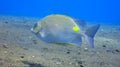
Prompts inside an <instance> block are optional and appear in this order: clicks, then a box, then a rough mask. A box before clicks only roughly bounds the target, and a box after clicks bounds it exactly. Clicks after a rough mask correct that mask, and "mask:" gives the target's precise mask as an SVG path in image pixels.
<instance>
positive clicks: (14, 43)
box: [0, 16, 120, 67]
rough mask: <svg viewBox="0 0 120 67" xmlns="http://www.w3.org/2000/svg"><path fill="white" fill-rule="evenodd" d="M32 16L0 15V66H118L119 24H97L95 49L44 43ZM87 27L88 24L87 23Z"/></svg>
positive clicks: (119, 57)
mask: <svg viewBox="0 0 120 67" xmlns="http://www.w3.org/2000/svg"><path fill="white" fill-rule="evenodd" d="M38 20H39V18H35V17H17V16H0V67H120V25H111V24H101V27H100V29H99V31H98V32H97V34H96V36H95V48H90V47H89V46H88V45H87V44H86V42H85V41H84V38H83V44H82V45H81V46H80V47H78V46H63V45H58V44H51V43H45V42H43V41H41V40H40V39H39V38H37V37H36V36H35V35H34V34H33V33H32V32H31V30H30V29H31V27H32V26H33V25H34V24H35V23H36V22H37V21H38ZM89 24H90V25H91V24H92V23H89Z"/></svg>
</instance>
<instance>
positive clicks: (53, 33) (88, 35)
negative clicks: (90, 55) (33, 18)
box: [31, 14, 100, 48]
mask: <svg viewBox="0 0 120 67" xmlns="http://www.w3.org/2000/svg"><path fill="white" fill-rule="evenodd" d="M85 24H86V23H85V22H84V21H76V20H75V19H73V18H71V17H69V16H66V15H62V14H51V15H48V16H46V17H44V18H42V19H41V20H40V21H38V23H36V24H35V25H34V26H33V28H32V29H31V30H32V32H34V33H35V34H36V35H37V37H39V38H40V39H41V40H43V41H45V42H48V43H68V44H74V45H78V46H79V45H81V44H82V39H81V37H82V36H83V37H84V38H85V40H86V41H87V44H88V45H89V46H90V47H91V48H94V36H95V34H96V32H97V30H98V29H99V27H100V25H99V24H97V25H94V26H92V27H90V28H88V29H86V30H84V28H83V27H84V26H85Z"/></svg>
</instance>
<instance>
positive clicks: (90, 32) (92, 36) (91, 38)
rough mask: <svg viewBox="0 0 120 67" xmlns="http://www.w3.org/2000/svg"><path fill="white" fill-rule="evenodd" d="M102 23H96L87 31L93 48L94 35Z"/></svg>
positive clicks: (87, 39) (87, 36) (86, 37)
mask: <svg viewBox="0 0 120 67" xmlns="http://www.w3.org/2000/svg"><path fill="white" fill-rule="evenodd" d="M99 27H100V24H97V25H94V26H92V27H90V28H89V29H87V30H86V31H85V35H84V36H85V39H86V41H87V43H88V45H89V46H90V47H91V48H94V36H95V34H96V32H97V30H98V29H99Z"/></svg>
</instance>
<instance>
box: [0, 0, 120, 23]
mask: <svg viewBox="0 0 120 67" xmlns="http://www.w3.org/2000/svg"><path fill="white" fill-rule="evenodd" d="M119 3H120V1H119V0H1V1H0V14H4V15H19V16H38V17H44V16H46V15H48V14H52V13H54V14H56V13H57V14H66V15H68V16H72V17H77V18H81V19H83V20H87V21H90V22H104V23H120V4H119Z"/></svg>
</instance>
